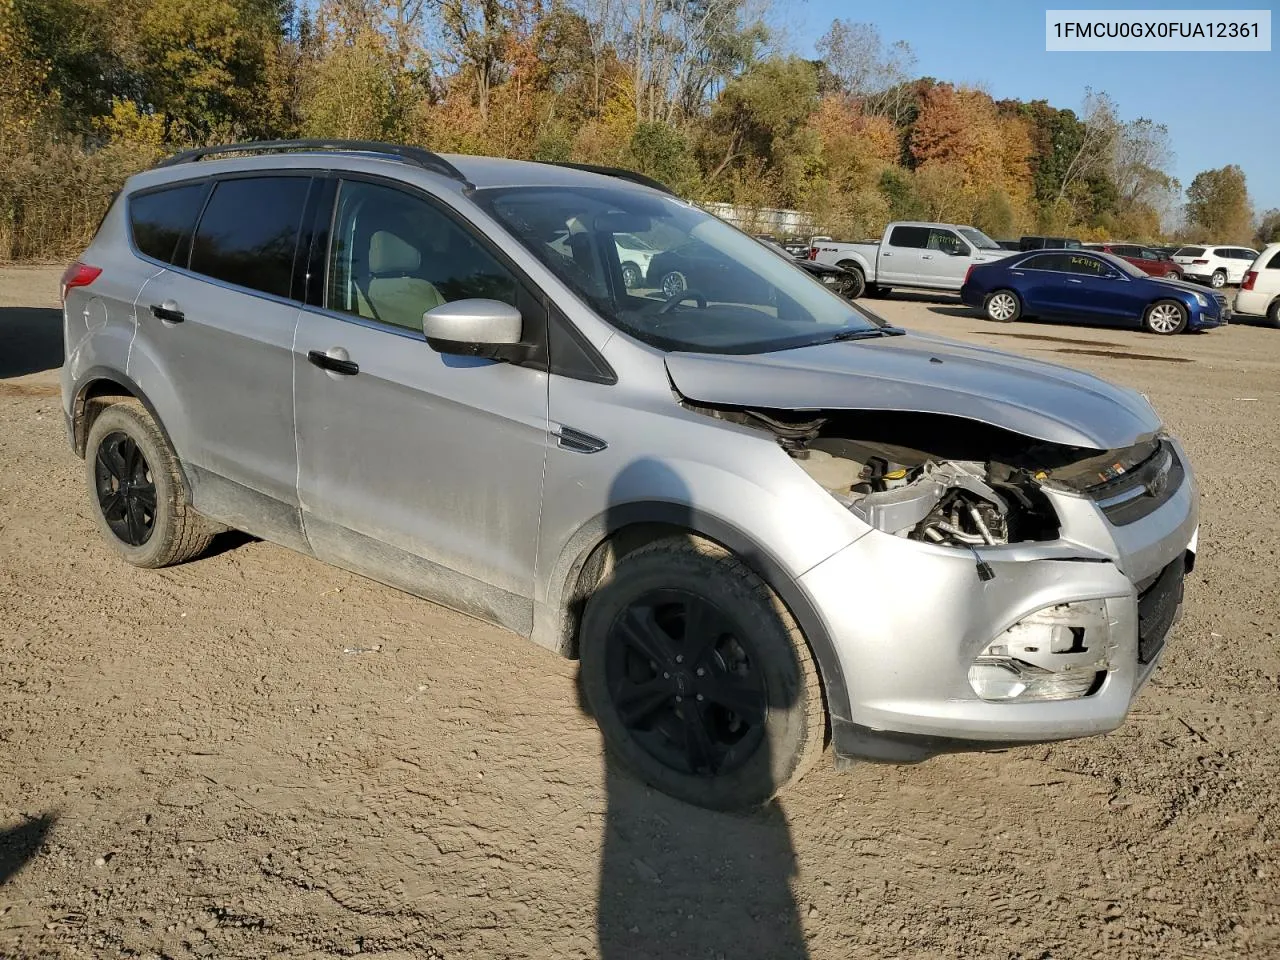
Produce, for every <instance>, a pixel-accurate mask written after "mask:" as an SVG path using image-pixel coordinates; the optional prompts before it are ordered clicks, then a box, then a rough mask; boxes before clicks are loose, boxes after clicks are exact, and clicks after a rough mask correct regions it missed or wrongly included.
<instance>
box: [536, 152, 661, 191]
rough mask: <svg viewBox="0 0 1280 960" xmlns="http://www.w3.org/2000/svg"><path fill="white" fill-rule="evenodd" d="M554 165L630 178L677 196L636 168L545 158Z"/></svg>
mask: <svg viewBox="0 0 1280 960" xmlns="http://www.w3.org/2000/svg"><path fill="white" fill-rule="evenodd" d="M543 162H544V163H548V164H550V165H551V166H553V167H568V168H569V169H571V170H585V171H586V172H587V173H598V174H601V175H602V176H606V177H617V178H618V179H619V180H629V181H631V182H632V183H638V184H640V186H642V187H650V188H651V189H654V190H661V191H662V192H663V193H669V194H671V196H673V197H674V196H675V195H676V192H675V191H674V190H672V189H671V188H670V187H668V186H667V185H666V184H665V183H663V182H662V181H661V180H655V179H653V177H646V176H645V175H644V174H643V173H636V172H635V171H634V170H624V169H622V168H621V167H601V166H597V165H596V164H594V163H568V162H567V161H561V160H544V161H543Z"/></svg>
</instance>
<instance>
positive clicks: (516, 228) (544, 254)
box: [475, 187, 896, 353]
mask: <svg viewBox="0 0 1280 960" xmlns="http://www.w3.org/2000/svg"><path fill="white" fill-rule="evenodd" d="M475 199H476V201H477V202H478V203H479V204H480V205H481V206H482V207H484V208H485V209H486V210H487V211H488V212H489V213H491V214H492V215H493V216H494V217H496V218H497V219H498V220H499V221H501V222H502V223H503V225H504V226H506V228H507V229H508V230H510V231H511V233H512V234H513V235H514V236H515V237H516V239H518V240H519V241H520V243H522V244H523V245H524V246H525V247H527V248H528V249H529V250H530V252H532V253H533V254H534V256H536V257H537V258H538V259H539V260H541V261H542V262H543V263H545V264H546V265H547V267H548V268H549V269H550V270H551V271H552V272H553V273H555V274H556V276H558V277H559V278H560V279H561V280H562V281H564V282H565V283H566V284H567V285H568V286H570V287H571V288H573V290H574V291H575V292H576V293H577V294H578V295H579V296H580V297H582V299H583V300H585V301H586V302H587V303H589V304H590V305H591V306H592V307H593V308H594V309H595V310H596V311H597V312H598V313H599V314H600V315H601V316H602V317H603V318H604V319H605V320H607V321H608V322H609V323H611V324H613V325H614V326H616V327H617V328H618V329H620V330H622V331H624V332H625V333H628V334H630V335H632V336H634V337H636V338H637V339H639V340H643V341H644V342H646V343H648V344H651V345H653V346H656V347H658V348H659V349H662V350H672V351H674V350H688V351H695V352H700V353H766V352H769V351H772V350H785V349H788V348H791V347H800V346H808V345H811V344H815V343H824V342H827V341H831V340H841V339H854V338H857V337H859V336H863V335H865V336H877V335H880V334H881V333H884V332H896V331H890V330H889V329H888V328H882V326H881V325H880V324H878V323H876V322H874V321H873V320H871V319H869V318H868V317H866V316H864V315H863V314H862V313H860V312H859V311H858V310H857V309H856V308H855V307H854V306H853V304H851V303H850V302H849V301H847V300H845V299H843V298H842V297H840V296H838V295H836V294H835V293H832V292H830V291H829V290H827V289H826V288H825V287H824V286H823V285H822V284H821V283H820V282H819V281H817V280H814V279H813V278H812V277H810V276H809V275H808V274H807V273H805V272H804V271H803V270H802V269H800V268H799V267H797V266H794V265H793V264H792V263H788V262H787V259H784V258H783V257H780V256H778V255H777V254H776V253H774V252H773V251H772V250H769V249H766V248H765V246H764V245H763V244H761V243H760V242H759V241H758V240H756V239H754V238H753V237H750V236H748V235H747V234H745V233H741V232H740V231H738V230H735V229H734V228H733V227H730V226H729V225H728V224H726V223H724V222H723V221H721V220H718V219H716V218H715V217H713V216H711V215H709V214H707V213H703V212H702V211H701V210H698V209H697V208H696V207H692V206H690V205H689V204H687V203H685V202H684V201H682V200H678V199H676V198H674V197H659V196H654V195H652V194H647V193H640V192H638V191H635V190H629V189H612V188H608V187H518V188H501V189H491V190H481V191H478V192H477V193H476V195H475ZM623 238H628V240H624V239H623ZM632 238H634V239H638V240H640V241H641V242H643V243H645V244H647V245H648V246H649V247H651V248H653V250H654V251H656V252H655V253H654V254H653V256H652V257H651V258H650V259H649V263H648V265H647V266H646V267H644V272H643V273H642V275H641V276H640V277H639V279H638V280H636V279H635V278H634V277H629V278H627V279H628V281H630V282H631V286H630V287H628V286H627V284H626V282H624V277H623V273H622V269H621V265H620V263H619V259H618V244H620V243H622V244H623V245H626V244H627V242H628V241H629V240H630V239H632Z"/></svg>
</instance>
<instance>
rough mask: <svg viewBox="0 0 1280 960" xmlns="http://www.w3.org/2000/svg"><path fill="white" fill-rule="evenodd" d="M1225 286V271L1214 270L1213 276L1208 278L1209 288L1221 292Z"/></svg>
mask: <svg viewBox="0 0 1280 960" xmlns="http://www.w3.org/2000/svg"><path fill="white" fill-rule="evenodd" d="M1226 285H1227V271H1225V270H1215V271H1213V276H1212V277H1210V278H1209V286H1211V287H1213V289H1215V290H1221V289H1222V288H1223V287H1225V286H1226Z"/></svg>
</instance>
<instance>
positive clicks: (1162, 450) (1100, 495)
mask: <svg viewBox="0 0 1280 960" xmlns="http://www.w3.org/2000/svg"><path fill="white" fill-rule="evenodd" d="M1184 479H1186V470H1185V469H1184V468H1183V466H1182V461H1181V460H1180V459H1178V454H1177V453H1176V452H1175V451H1174V449H1173V444H1171V443H1169V442H1168V441H1167V440H1164V441H1161V443H1160V446H1158V447H1157V448H1156V451H1155V453H1153V454H1152V455H1151V456H1149V457H1148V458H1147V459H1146V460H1144V461H1142V463H1140V464H1138V465H1137V466H1136V467H1134V468H1133V469H1131V470H1126V471H1125V472H1124V473H1122V474H1121V475H1120V476H1118V477H1116V478H1114V479H1112V480H1108V481H1107V482H1106V483H1100V484H1098V485H1097V486H1094V487H1090V488H1089V496H1091V497H1092V498H1093V499H1094V500H1095V501H1097V503H1098V506H1100V507H1101V508H1102V512H1103V513H1105V514H1106V515H1107V519H1108V520H1110V521H1111V522H1112V523H1114V524H1115V525H1116V526H1118V527H1122V526H1124V525H1125V524H1126V523H1133V522H1134V521H1136V520H1141V519H1142V518H1143V517H1145V516H1147V515H1148V514H1151V513H1154V512H1155V511H1156V510H1157V509H1159V507H1161V506H1162V505H1163V504H1165V503H1167V502H1168V500H1169V498H1170V497H1172V496H1173V495H1174V494H1175V493H1177V492H1178V488H1179V487H1181V486H1182V483H1183V480H1184Z"/></svg>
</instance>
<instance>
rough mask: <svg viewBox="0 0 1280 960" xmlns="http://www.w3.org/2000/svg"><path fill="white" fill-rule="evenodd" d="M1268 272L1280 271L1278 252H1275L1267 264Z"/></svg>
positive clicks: (1279, 252) (1279, 255)
mask: <svg viewBox="0 0 1280 960" xmlns="http://www.w3.org/2000/svg"><path fill="white" fill-rule="evenodd" d="M1267 269H1268V270H1280V250H1277V251H1276V252H1275V253H1274V254H1273V255H1272V257H1271V259H1270V260H1269V261H1268V262H1267Z"/></svg>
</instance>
